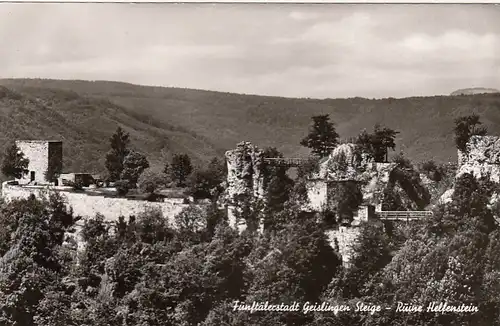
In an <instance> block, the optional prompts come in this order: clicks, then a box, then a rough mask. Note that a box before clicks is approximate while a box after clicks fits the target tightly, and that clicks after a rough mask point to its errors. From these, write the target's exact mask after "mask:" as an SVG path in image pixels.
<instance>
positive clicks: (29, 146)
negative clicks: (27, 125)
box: [16, 140, 49, 183]
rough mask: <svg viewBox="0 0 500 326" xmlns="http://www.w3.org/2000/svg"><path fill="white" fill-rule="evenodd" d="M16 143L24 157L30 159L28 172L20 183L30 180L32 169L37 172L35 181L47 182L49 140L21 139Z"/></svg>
mask: <svg viewBox="0 0 500 326" xmlns="http://www.w3.org/2000/svg"><path fill="white" fill-rule="evenodd" d="M16 145H17V146H18V147H19V149H20V150H21V151H22V152H23V154H24V157H25V158H27V159H28V160H29V165H28V170H29V171H30V172H28V174H27V175H25V176H24V177H23V178H22V179H20V180H19V182H20V183H28V182H30V173H31V171H33V172H35V182H38V183H44V182H45V171H47V168H48V166H49V165H48V164H49V163H48V162H49V142H47V141H36V140H19V141H16Z"/></svg>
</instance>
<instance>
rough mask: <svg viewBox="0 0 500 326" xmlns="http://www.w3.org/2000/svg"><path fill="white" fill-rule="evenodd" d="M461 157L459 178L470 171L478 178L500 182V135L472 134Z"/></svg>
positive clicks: (460, 153) (460, 154)
mask: <svg viewBox="0 0 500 326" xmlns="http://www.w3.org/2000/svg"><path fill="white" fill-rule="evenodd" d="M459 158H460V160H459V166H458V171H457V175H456V177H457V178H458V177H460V176H462V175H463V174H465V173H470V174H472V175H473V176H474V177H476V178H478V179H480V178H482V177H487V178H489V179H490V180H491V181H494V182H500V137H496V136H472V137H471V138H470V140H469V142H468V143H467V146H466V150H465V152H459Z"/></svg>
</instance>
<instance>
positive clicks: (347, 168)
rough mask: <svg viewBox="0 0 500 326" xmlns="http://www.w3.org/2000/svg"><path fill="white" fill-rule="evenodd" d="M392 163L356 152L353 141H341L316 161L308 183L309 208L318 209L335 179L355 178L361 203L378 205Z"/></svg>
mask: <svg viewBox="0 0 500 326" xmlns="http://www.w3.org/2000/svg"><path fill="white" fill-rule="evenodd" d="M396 168H397V164H396V163H376V162H371V161H369V160H367V159H365V158H364V157H363V155H362V154H361V153H356V150H355V144H350V143H348V144H341V145H339V146H337V147H336V148H335V149H334V150H333V151H332V153H331V154H330V155H329V156H328V157H327V158H326V159H324V160H323V161H321V162H320V164H319V169H318V171H317V172H316V173H314V174H313V175H312V176H311V178H310V181H309V184H308V196H309V201H310V206H311V207H310V209H312V210H321V209H322V208H323V207H324V205H325V204H326V203H327V202H328V198H327V197H328V188H329V185H332V184H333V183H335V182H343V181H355V182H358V183H359V184H360V186H361V191H362V193H363V201H364V204H365V205H373V206H380V204H381V199H382V197H381V196H382V194H383V192H384V190H385V189H386V188H388V187H391V186H392V180H391V174H392V173H393V171H394V170H395V169H396Z"/></svg>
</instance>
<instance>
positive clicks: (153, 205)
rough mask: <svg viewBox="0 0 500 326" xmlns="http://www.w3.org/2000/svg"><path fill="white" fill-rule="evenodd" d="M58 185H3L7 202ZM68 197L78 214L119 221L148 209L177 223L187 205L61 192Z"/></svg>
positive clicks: (38, 196) (45, 190)
mask: <svg viewBox="0 0 500 326" xmlns="http://www.w3.org/2000/svg"><path fill="white" fill-rule="evenodd" d="M50 189H52V191H58V190H54V189H55V188H48V187H20V186H12V185H7V183H6V182H4V183H3V184H2V197H3V198H4V200H6V201H10V200H12V199H16V198H28V197H29V196H30V195H31V194H33V195H35V196H36V197H37V198H40V197H42V196H44V195H46V194H48V193H49V191H51V190H50ZM58 192H59V193H60V194H61V195H63V197H64V198H65V200H66V202H67V204H68V205H69V206H71V207H72V208H73V212H74V214H75V215H80V216H82V217H93V216H95V215H96V214H97V213H101V214H102V215H104V217H105V218H106V220H107V221H117V220H118V217H119V216H121V215H123V216H130V215H138V214H140V213H142V212H144V211H145V210H148V209H158V210H160V211H161V212H162V214H163V216H164V217H165V218H167V219H168V220H169V222H171V223H172V225H174V224H173V223H174V222H173V221H174V217H175V215H177V214H178V213H179V212H180V211H181V210H182V209H183V208H185V207H187V206H188V205H187V204H183V203H182V201H179V200H178V199H172V200H168V201H166V202H148V201H143V200H129V199H126V198H114V197H103V196H93V195H87V194H85V193H75V192H69V191H58Z"/></svg>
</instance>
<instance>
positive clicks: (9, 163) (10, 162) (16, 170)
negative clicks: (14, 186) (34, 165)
mask: <svg viewBox="0 0 500 326" xmlns="http://www.w3.org/2000/svg"><path fill="white" fill-rule="evenodd" d="M28 165H29V160H28V159H27V158H25V157H24V154H23V152H21V149H19V147H17V145H16V144H13V145H12V146H9V147H8V148H7V150H6V152H5V154H4V158H3V162H2V173H3V174H4V175H5V176H6V177H12V178H16V179H20V178H22V176H23V173H24V172H25V171H26V170H27V169H28Z"/></svg>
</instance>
